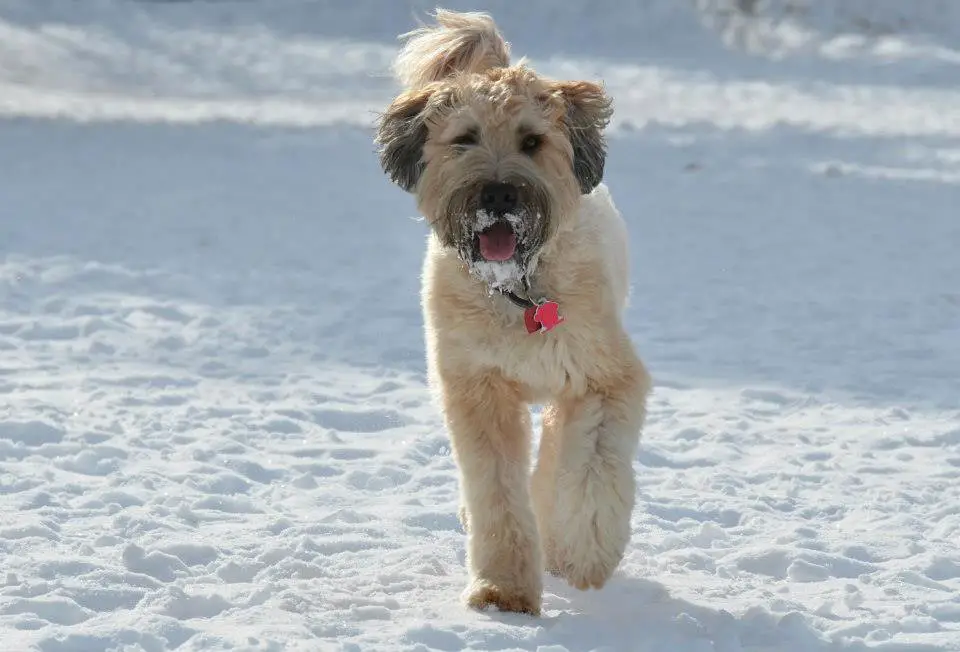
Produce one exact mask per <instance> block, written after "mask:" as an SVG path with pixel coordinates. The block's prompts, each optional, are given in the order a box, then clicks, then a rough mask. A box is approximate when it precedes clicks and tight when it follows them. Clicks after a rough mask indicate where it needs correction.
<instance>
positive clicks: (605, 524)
mask: <svg viewBox="0 0 960 652" xmlns="http://www.w3.org/2000/svg"><path fill="white" fill-rule="evenodd" d="M627 355H628V354H625V356H624V360H625V361H629V362H626V364H624V366H623V368H622V370H621V371H620V372H619V373H617V374H615V375H613V376H612V377H611V379H610V380H606V381H603V382H599V383H595V385H594V386H593V387H592V388H591V389H590V391H588V392H587V393H586V394H581V395H577V396H568V397H565V398H562V399H560V400H558V401H557V402H556V403H555V405H554V406H553V408H552V410H551V412H550V413H549V416H550V422H549V423H548V424H546V425H548V426H549V427H548V428H545V430H544V438H545V439H547V440H546V441H543V442H541V456H542V458H541V460H540V464H539V465H538V467H542V468H538V469H537V475H535V482H534V487H535V489H536V491H537V496H536V497H537V511H538V516H539V518H540V521H541V523H542V525H541V528H542V530H544V531H543V532H541V536H542V537H544V549H545V550H546V552H547V556H548V560H547V562H548V563H547V566H548V569H549V570H550V571H551V572H552V573H554V574H556V575H559V576H561V577H564V578H566V580H567V581H568V582H569V583H570V584H572V585H573V586H575V587H577V588H578V589H583V590H585V589H588V588H590V587H594V588H598V589H599V588H601V587H602V586H603V585H604V584H606V582H607V580H608V579H610V576H611V575H612V574H613V571H614V570H616V568H617V566H618V565H619V564H620V561H621V560H622V559H623V554H624V551H625V550H626V546H627V543H628V542H629V540H630V517H631V514H632V512H633V507H634V502H635V499H634V490H635V487H636V482H635V480H634V473H633V458H634V455H635V453H636V448H637V443H638V442H639V439H640V430H641V428H642V426H643V421H644V418H645V414H646V397H647V393H648V391H649V383H650V381H649V376H648V375H647V372H646V370H645V369H644V368H643V365H642V364H641V363H640V362H639V361H638V360H636V359H635V358H633V356H629V357H626V356H627ZM551 480H552V483H551ZM550 484H552V485H553V486H552V488H553V495H552V496H550V497H549V499H546V497H547V496H548V492H549V488H550ZM541 511H542V512H543V513H542V514H541V513H540V512H541Z"/></svg>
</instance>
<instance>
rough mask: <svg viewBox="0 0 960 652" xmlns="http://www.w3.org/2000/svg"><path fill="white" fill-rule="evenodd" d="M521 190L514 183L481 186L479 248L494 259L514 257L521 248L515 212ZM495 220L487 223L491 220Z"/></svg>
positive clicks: (480, 252)
mask: <svg viewBox="0 0 960 652" xmlns="http://www.w3.org/2000/svg"><path fill="white" fill-rule="evenodd" d="M519 200H520V191H519V190H518V189H517V187H516V186H514V185H513V184H511V183H488V184H486V185H485V186H483V188H481V190H480V201H479V209H480V211H479V214H480V215H481V219H482V222H481V223H480V224H478V227H479V230H478V231H477V232H476V233H477V235H476V237H477V242H476V246H477V250H478V252H479V254H480V256H481V257H482V258H483V259H484V260H487V261H490V262H503V261H506V260H510V259H511V258H513V256H514V254H515V253H516V251H517V226H518V225H517V219H516V218H513V219H511V217H512V216H513V215H515V213H516V210H517V205H518V203H519ZM491 219H492V222H491V223H490V224H487V222H490V221H491Z"/></svg>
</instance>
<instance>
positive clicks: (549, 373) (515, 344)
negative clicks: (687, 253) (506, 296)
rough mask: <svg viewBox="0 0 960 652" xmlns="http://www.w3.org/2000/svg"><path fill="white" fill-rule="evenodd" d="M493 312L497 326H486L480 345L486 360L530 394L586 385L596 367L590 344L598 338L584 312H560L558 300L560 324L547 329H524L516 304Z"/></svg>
mask: <svg viewBox="0 0 960 652" xmlns="http://www.w3.org/2000/svg"><path fill="white" fill-rule="evenodd" d="M497 312H498V315H497V318H496V321H497V322H499V323H498V324H497V326H499V328H493V329H491V330H490V331H488V332H490V333H491V335H492V337H490V340H489V341H488V342H487V345H486V346H485V347H484V348H485V349H486V355H485V356H484V357H486V358H487V360H485V363H486V364H488V365H490V366H493V367H499V368H500V369H501V370H502V371H503V373H504V375H505V376H506V377H507V378H509V379H511V380H514V381H516V382H518V383H520V384H521V385H523V386H524V387H525V388H526V389H527V390H528V391H529V392H530V394H531V396H532V397H533V398H535V399H541V398H547V397H551V396H556V395H558V394H560V393H563V392H566V391H571V390H572V391H580V390H583V389H585V388H586V385H587V382H588V379H589V378H590V377H591V376H593V375H594V374H595V373H596V371H597V368H596V367H597V364H596V363H597V362H598V358H597V356H596V351H595V350H593V349H594V347H595V346H597V344H598V343H599V342H600V340H599V339H598V338H597V337H596V334H595V333H593V334H591V331H593V330H594V329H593V328H592V327H591V325H590V324H589V323H585V322H586V321H587V320H586V319H585V318H584V316H583V315H581V314H579V312H578V311H576V310H570V311H567V312H564V309H563V305H562V304H560V314H561V316H563V318H564V319H563V322H562V323H560V324H559V325H557V326H556V327H555V328H552V329H551V330H549V331H542V332H534V333H529V332H527V329H526V328H525V326H524V319H523V315H522V311H521V310H520V309H519V308H517V307H515V306H512V305H511V306H506V307H501V308H500V310H498V311H497ZM498 331H499V332H498ZM601 357H602V356H601Z"/></svg>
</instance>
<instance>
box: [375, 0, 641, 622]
mask: <svg viewBox="0 0 960 652" xmlns="http://www.w3.org/2000/svg"><path fill="white" fill-rule="evenodd" d="M436 19H437V23H436V24H435V25H431V26H425V27H422V28H420V29H418V30H415V31H414V32H411V33H410V34H408V35H406V37H407V41H406V44H405V47H404V48H403V50H402V51H401V53H400V56H399V57H398V59H397V63H396V71H397V75H398V77H399V79H400V81H401V83H402V84H403V87H404V88H403V91H402V92H401V93H400V95H399V96H398V97H397V98H396V99H395V101H394V102H393V103H392V104H391V106H390V107H389V108H388V109H387V111H386V112H385V113H384V115H383V116H382V117H381V119H380V122H379V125H378V134H377V142H378V144H379V145H380V159H381V163H382V165H383V168H384V170H385V172H386V173H387V174H388V175H389V177H390V178H391V179H392V180H393V181H394V182H396V183H397V184H398V185H400V186H401V187H402V188H404V189H405V190H407V191H409V192H412V193H414V195H415V197H416V199H417V203H418V206H419V209H420V211H421V212H422V213H423V215H424V216H425V217H426V219H427V222H428V223H429V225H430V235H429V239H428V244H427V250H426V257H425V260H424V266H423V278H422V308H423V316H424V322H425V339H426V354H427V363H428V370H429V378H430V382H431V386H432V387H433V389H434V390H435V392H436V395H437V401H438V405H439V406H440V407H441V409H442V411H443V415H444V419H445V423H446V427H447V429H448V430H449V434H450V438H451V442H452V451H453V455H454V458H455V460H456V463H457V466H458V469H459V473H460V489H461V505H462V506H461V519H462V521H463V523H464V526H465V528H466V530H467V536H468V545H467V563H468V570H469V574H470V580H469V583H468V586H467V588H466V590H465V592H464V599H465V601H466V603H467V604H469V605H470V606H472V607H475V608H485V607H488V606H495V607H497V608H499V609H501V610H504V611H516V612H524V613H530V614H539V613H540V609H541V594H542V574H543V571H544V570H547V571H549V572H552V573H554V574H555V575H558V576H560V577H563V578H565V579H566V580H567V581H568V582H569V583H570V584H572V585H573V586H575V587H577V588H580V589H588V588H590V587H594V588H600V587H602V586H603V585H604V584H605V583H606V582H607V580H608V579H609V578H610V576H611V574H612V573H613V572H614V570H615V569H616V567H617V566H618V565H619V563H620V561H621V559H622V558H623V555H624V551H625V549H626V546H627V544H628V542H629V539H630V532H631V528H630V518H631V514H632V511H633V508H634V493H635V482H634V471H633V460H634V457H635V454H636V448H637V445H638V441H639V438H640V432H641V428H642V426H643V422H644V418H645V413H646V400H647V395H648V393H649V389H650V379H649V376H648V374H647V371H646V369H645V368H644V366H643V364H642V362H641V361H640V359H639V358H638V356H637V354H636V352H635V350H634V347H633V344H632V343H631V341H630V338H629V337H628V335H627V333H626V331H625V328H624V326H623V310H624V306H625V304H626V301H627V295H628V285H629V267H628V251H627V241H628V237H627V231H626V226H625V224H624V221H623V219H622V218H621V216H620V213H619V212H618V211H617V209H616V207H615V206H614V203H613V200H612V198H611V196H610V193H609V192H608V190H607V188H606V186H605V185H603V184H602V183H601V180H602V177H603V169H604V161H605V158H606V147H605V143H604V139H603V130H604V128H605V127H606V125H607V122H608V121H609V119H610V115H611V108H610V107H611V103H610V100H609V98H608V97H607V96H606V95H605V93H604V91H603V89H602V88H601V87H600V86H599V85H597V84H595V83H592V82H588V81H555V80H550V79H545V78H543V77H541V76H540V75H538V74H537V73H535V72H534V71H533V70H532V69H530V68H529V67H528V66H526V65H525V64H524V63H523V62H521V63H520V64H518V65H514V66H511V64H510V50H509V46H508V44H507V43H506V42H505V41H504V39H503V37H502V36H501V35H500V33H499V31H498V30H497V27H496V25H495V24H494V23H493V21H492V20H491V19H490V17H489V16H487V15H485V14H476V13H466V14H464V13H453V12H448V11H443V10H438V12H437V14H436ZM490 183H509V184H511V185H510V186H509V187H511V188H516V193H517V197H515V198H511V202H513V201H515V204H516V205H515V207H514V208H512V209H511V210H509V211H506V212H505V213H504V215H502V216H500V218H501V221H503V223H504V224H507V223H508V227H503V228H509V229H510V234H509V237H510V238H513V240H515V241H516V251H515V253H513V254H512V255H511V257H510V259H509V260H503V261H499V260H498V261H494V262H491V261H490V260H488V259H485V258H484V254H483V251H484V249H483V247H482V246H480V245H478V242H481V240H482V238H483V235H482V234H483V233H486V231H484V229H485V228H488V227H489V224H490V223H491V221H492V220H493V219H494V218H492V217H491V216H490V215H489V213H488V212H485V211H484V209H483V206H484V205H485V204H484V203H483V202H484V200H483V199H482V196H483V194H484V192H486V191H485V188H488V187H489V185H488V184H490ZM511 205H513V204H512V203H511ZM491 237H492V236H491ZM513 240H510V242H513ZM512 251H513V250H512V249H511V248H510V247H509V245H508V246H507V248H506V252H507V253H511V252H512ZM524 277H526V278H527V279H528V281H529V288H527V287H526V286H525V285H524V284H523V278H524ZM509 292H513V293H514V294H515V295H516V294H519V295H521V296H522V295H523V294H524V293H528V294H529V296H530V297H531V298H534V300H535V301H537V299H538V298H540V299H549V300H551V301H554V302H556V303H557V304H558V306H559V309H560V313H561V315H562V317H563V318H564V321H563V322H562V323H561V324H560V325H559V326H557V327H556V328H553V329H551V330H549V331H545V332H534V333H530V332H528V329H527V328H525V321H524V311H523V309H522V308H518V307H517V305H515V302H514V301H511V299H510V298H509V297H508V296H507V294H506V293H509ZM531 404H545V406H546V407H545V410H544V413H543V432H542V434H541V439H540V446H539V454H538V457H537V460H536V468H535V470H534V471H533V473H532V476H531V474H530V466H531V463H532V459H531V454H532V453H531V448H532V432H531V430H532V428H531V418H530V412H529V406H530V405H531Z"/></svg>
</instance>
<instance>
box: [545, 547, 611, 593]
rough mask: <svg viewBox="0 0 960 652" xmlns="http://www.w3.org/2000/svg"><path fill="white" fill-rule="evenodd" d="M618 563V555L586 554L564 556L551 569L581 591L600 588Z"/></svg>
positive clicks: (554, 573)
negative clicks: (563, 558)
mask: <svg viewBox="0 0 960 652" xmlns="http://www.w3.org/2000/svg"><path fill="white" fill-rule="evenodd" d="M619 563H620V558H619V556H609V555H597V554H594V555H588V556H587V557H586V558H584V559H571V558H569V557H568V558H566V559H565V560H564V561H561V562H559V563H558V564H557V569H556V570H555V571H552V574H553V575H554V576H556V577H562V578H563V579H565V580H566V581H567V583H568V584H570V586H573V587H575V588H577V589H579V590H581V591H586V590H588V589H591V588H593V589H602V588H603V587H604V585H605V584H606V583H607V580H609V579H610V577H611V576H612V575H613V572H614V571H615V570H616V569H617V566H618V565H619Z"/></svg>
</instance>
